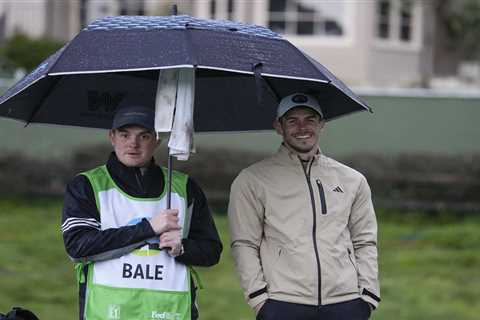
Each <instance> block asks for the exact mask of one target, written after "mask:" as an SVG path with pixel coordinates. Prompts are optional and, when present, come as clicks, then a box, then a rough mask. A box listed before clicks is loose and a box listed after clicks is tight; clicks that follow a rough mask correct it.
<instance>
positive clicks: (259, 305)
mask: <svg viewBox="0 0 480 320" xmlns="http://www.w3.org/2000/svg"><path fill="white" fill-rule="evenodd" d="M265 302H267V300H265V301H262V302H260V303H259V304H257V305H256V306H255V315H258V313H259V312H260V309H262V307H263V305H264V304H265Z"/></svg>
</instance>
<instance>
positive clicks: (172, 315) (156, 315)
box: [152, 311, 182, 320]
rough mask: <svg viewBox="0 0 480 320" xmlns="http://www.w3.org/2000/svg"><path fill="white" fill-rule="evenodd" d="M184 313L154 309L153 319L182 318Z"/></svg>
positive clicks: (169, 319) (173, 319)
mask: <svg viewBox="0 0 480 320" xmlns="http://www.w3.org/2000/svg"><path fill="white" fill-rule="evenodd" d="M181 318H182V315H181V314H180V313H178V312H159V311H152V319H162V320H163V319H165V320H180V319H181Z"/></svg>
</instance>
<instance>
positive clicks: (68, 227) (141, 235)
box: [62, 152, 222, 319]
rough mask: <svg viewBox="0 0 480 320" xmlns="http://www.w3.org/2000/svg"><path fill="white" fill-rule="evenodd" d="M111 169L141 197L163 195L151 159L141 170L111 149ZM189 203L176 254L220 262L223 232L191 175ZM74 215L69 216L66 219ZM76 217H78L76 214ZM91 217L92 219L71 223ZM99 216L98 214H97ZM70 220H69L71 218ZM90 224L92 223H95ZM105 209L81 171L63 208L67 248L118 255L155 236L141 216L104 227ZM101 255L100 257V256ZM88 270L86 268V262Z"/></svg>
mask: <svg viewBox="0 0 480 320" xmlns="http://www.w3.org/2000/svg"><path fill="white" fill-rule="evenodd" d="M107 170H108V172H109V174H110V175H111V177H112V178H113V180H114V181H115V183H116V184H117V185H118V186H119V187H120V188H121V189H122V190H123V191H124V192H126V193H127V194H129V195H131V196H133V197H139V198H152V197H158V196H160V194H161V193H162V191H163V189H164V187H165V181H164V176H163V172H162V169H161V168H160V167H159V166H157V165H156V164H155V162H154V160H153V159H152V161H151V163H150V165H149V167H148V168H147V169H146V170H145V171H144V172H143V174H142V173H141V171H140V169H139V168H132V167H126V166H125V165H123V164H122V163H121V162H120V161H118V159H117V157H116V155H115V153H113V152H112V154H111V155H110V158H109V160H108V162H107ZM187 201H188V206H191V205H193V211H192V216H191V224H190V231H189V234H188V237H187V239H184V240H183V247H184V250H185V252H184V254H182V255H181V256H178V257H176V258H175V259H176V260H177V261H179V262H181V263H184V264H186V265H191V266H212V265H214V264H216V263H218V261H219V259H220V254H221V252H222V243H221V242H220V238H219V236H218V232H217V229H216V227H215V223H214V221H213V218H212V215H211V213H210V209H209V208H208V204H207V201H206V198H205V195H204V194H203V192H202V190H201V189H200V187H199V186H198V185H197V184H196V183H195V181H194V180H192V179H191V178H189V179H188V182H187ZM69 218H71V219H70V220H69V221H67V219H69ZM72 218H73V219H72ZM76 218H80V219H78V220H79V221H84V220H85V219H90V221H92V222H88V223H78V225H76V224H75V223H72V222H71V221H72V220H73V221H75V219H76ZM92 219H94V220H92ZM66 221H67V223H66ZM90 224H91V225H90ZM96 225H97V226H98V225H100V213H99V212H98V209H97V206H96V202H95V196H94V193H93V189H92V186H91V185H90V182H89V180H88V179H87V177H85V176H84V175H77V176H76V177H75V178H74V179H73V180H72V181H71V182H70V183H69V184H68V185H67V188H66V191H65V198H64V207H63V212H62V232H63V240H64V243H65V248H66V251H67V253H68V255H69V256H70V257H71V258H72V260H74V261H96V260H100V259H105V257H111V258H114V257H118V256H121V255H122V254H125V253H127V252H129V251H131V250H132V245H133V246H135V247H138V246H141V245H143V244H145V242H144V241H145V240H147V239H150V238H152V237H154V236H155V232H154V231H153V229H152V227H151V226H150V223H149V222H148V221H147V220H146V219H143V220H142V222H140V223H138V224H136V225H132V226H124V227H120V228H116V229H107V230H99V229H98V227H96ZM100 257H101V258H100ZM84 270H85V272H86V268H84ZM84 298H85V285H81V286H80V319H83V314H82V313H83V309H84V308H83V307H84ZM194 299H195V292H194V291H193V299H192V308H193V310H192V318H193V319H195V318H196V314H197V312H196V311H197V310H195V308H194V305H195V304H194Z"/></svg>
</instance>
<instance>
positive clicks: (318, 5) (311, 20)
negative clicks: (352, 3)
mask: <svg viewBox="0 0 480 320" xmlns="http://www.w3.org/2000/svg"><path fill="white" fill-rule="evenodd" d="M345 11H346V8H345V0H339V1H317V0H270V1H269V19H268V26H269V28H270V29H272V30H273V31H275V32H278V33H282V34H286V35H325V36H342V35H343V34H344V28H343V26H344V20H345Z"/></svg>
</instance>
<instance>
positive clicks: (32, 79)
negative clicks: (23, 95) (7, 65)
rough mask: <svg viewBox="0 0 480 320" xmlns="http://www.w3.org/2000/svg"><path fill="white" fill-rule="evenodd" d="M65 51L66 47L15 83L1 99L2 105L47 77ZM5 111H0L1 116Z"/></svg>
mask: <svg viewBox="0 0 480 320" xmlns="http://www.w3.org/2000/svg"><path fill="white" fill-rule="evenodd" d="M64 49H65V46H64V47H62V48H61V49H59V50H57V51H56V52H55V53H54V54H52V55H50V56H49V57H48V58H47V59H45V60H44V61H43V62H42V63H41V64H40V65H39V66H38V67H36V68H35V69H34V70H33V71H32V72H30V73H29V74H27V75H26V76H25V77H23V78H22V79H21V80H20V81H18V82H17V83H15V84H14V85H13V86H12V87H10V88H9V89H8V90H7V91H6V92H5V93H4V94H3V95H2V96H1V97H0V104H2V103H4V102H5V101H6V100H8V99H9V98H10V97H12V96H13V95H16V94H18V93H19V92H22V91H23V90H25V89H26V88H28V87H29V86H31V85H32V84H34V83H36V82H37V81H39V80H41V79H42V78H44V77H46V75H47V74H48V72H49V70H50V69H51V68H52V66H53V65H54V64H55V63H56V62H57V60H58V58H59V57H60V56H61V54H62V53H63V51H64ZM4 112H5V110H4V109H0V115H6V114H4Z"/></svg>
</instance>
